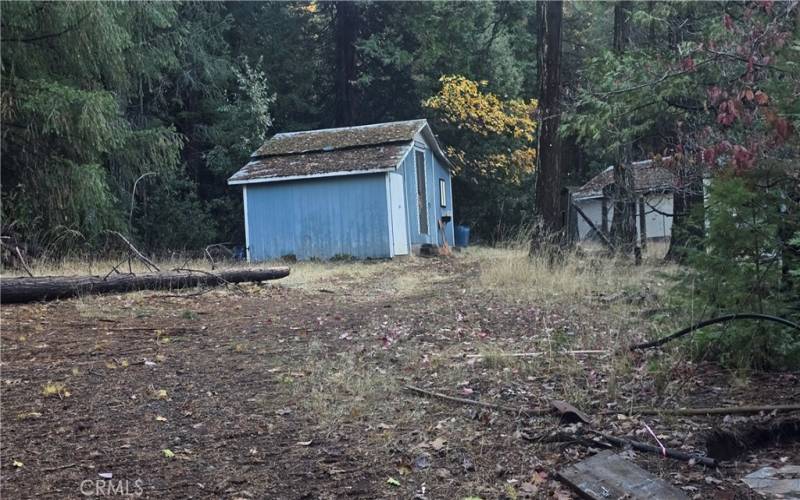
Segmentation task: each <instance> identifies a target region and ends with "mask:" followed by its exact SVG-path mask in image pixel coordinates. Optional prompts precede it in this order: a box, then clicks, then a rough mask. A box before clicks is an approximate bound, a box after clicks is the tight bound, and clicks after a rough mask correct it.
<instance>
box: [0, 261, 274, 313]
mask: <svg viewBox="0 0 800 500" xmlns="http://www.w3.org/2000/svg"><path fill="white" fill-rule="evenodd" d="M288 275H289V268H288V267H274V268H270V269H253V270H247V269H243V270H236V271H224V272H219V273H206V272H198V271H188V272H169V273H153V274H140V275H114V276H106V277H105V278H103V277H101V276H45V277H36V278H10V279H3V280H2V283H0V303H3V304H10V303H21V302H35V301H43V300H55V299H64V298H69V297H76V296H79V295H95V294H102V293H125V292H133V291H137V290H174V289H180V288H190V287H195V286H208V287H211V286H220V285H226V284H228V283H244V282H248V281H267V280H275V279H279V278H283V277H286V276H288Z"/></svg>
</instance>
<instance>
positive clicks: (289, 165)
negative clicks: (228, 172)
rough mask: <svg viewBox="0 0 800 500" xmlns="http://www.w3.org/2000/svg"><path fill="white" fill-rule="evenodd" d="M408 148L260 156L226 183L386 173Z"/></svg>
mask: <svg viewBox="0 0 800 500" xmlns="http://www.w3.org/2000/svg"><path fill="white" fill-rule="evenodd" d="M410 147H411V142H402V143H395V144H383V145H377V146H366V147H360V148H349V149H340V150H335V151H314V152H311V153H301V154H291V155H286V156H264V157H261V158H256V159H253V160H251V161H250V162H249V163H248V164H247V165H245V166H244V167H243V168H242V169H241V170H239V171H238V172H236V173H235V174H233V176H231V178H230V179H228V182H229V183H233V184H236V183H241V182H246V181H252V180H263V181H268V180H271V179H282V180H288V178H305V177H310V176H325V175H337V174H341V175H345V174H348V173H363V172H367V171H370V170H390V169H393V168H395V167H396V166H397V164H398V163H400V160H402V159H403V156H405V154H406V152H407V151H408V149H409V148H410Z"/></svg>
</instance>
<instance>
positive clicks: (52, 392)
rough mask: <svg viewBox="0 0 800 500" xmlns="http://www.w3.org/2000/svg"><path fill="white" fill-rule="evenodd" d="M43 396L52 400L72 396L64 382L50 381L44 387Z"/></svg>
mask: <svg viewBox="0 0 800 500" xmlns="http://www.w3.org/2000/svg"><path fill="white" fill-rule="evenodd" d="M42 396H44V397H46V398H51V397H59V398H68V397H69V396H70V392H69V391H68V390H67V386H66V385H64V384H63V383H62V382H50V381H48V382H47V383H46V384H44V385H43V386H42Z"/></svg>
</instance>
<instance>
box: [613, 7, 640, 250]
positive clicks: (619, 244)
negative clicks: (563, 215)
mask: <svg viewBox="0 0 800 500" xmlns="http://www.w3.org/2000/svg"><path fill="white" fill-rule="evenodd" d="M629 21H630V2H617V3H616V4H614V52H616V53H617V55H622V54H623V53H624V52H625V49H626V47H627V45H628V41H629V39H630V22H629ZM631 148H632V144H631V142H630V141H627V140H626V139H625V138H623V144H622V145H621V146H620V147H619V152H618V158H617V162H616V164H615V165H614V190H613V193H614V195H613V199H614V218H613V219H612V221H611V241H612V243H613V244H614V247H615V248H616V249H617V250H618V251H621V252H623V253H625V254H630V253H632V252H633V249H634V248H635V247H636V192H635V183H634V173H633V170H632V167H631V160H632V158H631V156H632V153H631Z"/></svg>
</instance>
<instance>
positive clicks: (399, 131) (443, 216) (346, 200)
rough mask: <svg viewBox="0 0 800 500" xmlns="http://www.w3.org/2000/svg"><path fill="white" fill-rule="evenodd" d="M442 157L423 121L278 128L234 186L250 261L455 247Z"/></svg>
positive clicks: (447, 174)
mask: <svg viewBox="0 0 800 500" xmlns="http://www.w3.org/2000/svg"><path fill="white" fill-rule="evenodd" d="M450 170H451V164H450V162H449V161H448V160H447V158H446V157H445V155H444V153H443V152H442V149H441V147H440V146H439V144H438V142H437V141H436V138H435V137H434V134H433V131H432V130H431V128H430V126H429V125H428V122H427V121H426V120H409V121H402V122H391V123H379V124H374V125H363V126H358V127H346V128H333V129H323V130H311V131H305V132H290V133H283V134H277V135H275V136H273V137H272V138H270V139H269V140H267V142H265V143H264V145H263V146H261V147H260V148H259V149H258V151H256V152H255V153H253V155H252V156H251V157H250V161H249V162H248V163H247V164H246V165H245V166H244V167H242V168H241V169H240V170H239V171H238V172H236V173H235V174H234V175H233V176H231V177H230V178H229V179H228V184H229V185H241V186H242V197H243V201H244V224H245V239H246V242H245V244H246V248H247V259H248V260H249V261H261V260H269V259H276V258H280V257H285V256H289V255H291V256H295V257H296V258H298V259H310V258H320V259H329V258H331V257H335V256H351V257H356V258H391V257H394V256H397V255H407V254H409V253H411V252H414V251H417V250H418V249H419V248H420V247H421V246H422V245H425V244H431V245H434V246H442V245H443V243H444V242H445V241H446V242H447V244H448V245H450V246H453V244H454V232H453V191H452V186H451V178H450Z"/></svg>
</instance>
